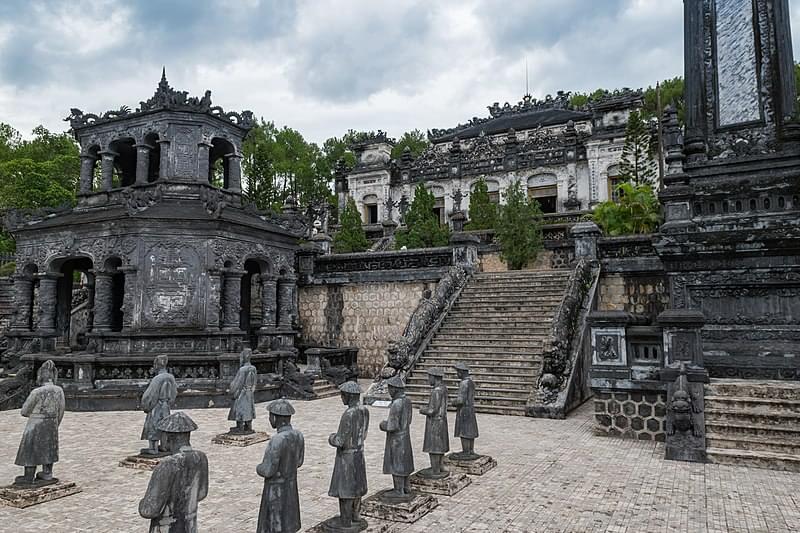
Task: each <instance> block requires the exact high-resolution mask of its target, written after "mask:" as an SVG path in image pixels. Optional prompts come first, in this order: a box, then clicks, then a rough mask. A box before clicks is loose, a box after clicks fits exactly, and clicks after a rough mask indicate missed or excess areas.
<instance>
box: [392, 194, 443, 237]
mask: <svg viewBox="0 0 800 533" xmlns="http://www.w3.org/2000/svg"><path fill="white" fill-rule="evenodd" d="M435 204H436V198H434V196H433V193H432V192H430V191H429V190H428V189H426V188H425V186H423V185H422V184H421V183H420V184H419V185H417V188H416V190H415V191H414V201H412V202H411V206H409V208H408V213H406V217H405V223H406V227H405V228H403V229H401V230H398V231H397V232H396V233H395V245H396V247H397V249H398V250H399V249H400V248H402V247H403V246H405V247H406V248H432V247H435V246H447V244H448V243H449V242H450V228H448V227H447V226H443V225H441V224H440V223H439V219H438V218H436V213H435V212H434V211H433V207H434V205H435Z"/></svg>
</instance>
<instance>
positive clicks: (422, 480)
mask: <svg viewBox="0 0 800 533" xmlns="http://www.w3.org/2000/svg"><path fill="white" fill-rule="evenodd" d="M470 483H472V480H471V479H470V478H469V476H468V475H466V474H457V473H455V472H448V473H447V476H446V477H443V478H432V477H429V476H427V475H424V474H422V473H421V472H414V474H412V475H411V490H414V491H419V492H424V493H427V494H442V495H444V496H452V495H453V494H457V493H459V492H461V491H462V490H464V488H465V487H467V485H469V484H470Z"/></svg>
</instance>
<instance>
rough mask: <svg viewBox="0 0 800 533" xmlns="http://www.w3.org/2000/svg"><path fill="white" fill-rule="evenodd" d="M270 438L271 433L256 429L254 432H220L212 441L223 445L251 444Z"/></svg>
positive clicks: (240, 445) (241, 445)
mask: <svg viewBox="0 0 800 533" xmlns="http://www.w3.org/2000/svg"><path fill="white" fill-rule="evenodd" d="M268 440H269V435H267V434H266V433H265V432H263V431H254V432H253V433H230V432H229V433H220V434H219V435H217V436H216V437H214V438H213V439H211V442H213V443H214V444H221V445H223V446H238V447H244V446H251V445H253V444H258V443H259V442H264V441H268Z"/></svg>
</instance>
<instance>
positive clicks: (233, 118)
mask: <svg viewBox="0 0 800 533" xmlns="http://www.w3.org/2000/svg"><path fill="white" fill-rule="evenodd" d="M160 110H168V111H188V112H190V113H204V114H207V115H211V116H213V117H217V118H219V119H222V120H226V121H228V122H230V123H232V124H234V125H235V126H238V127H240V128H242V129H246V130H249V129H250V128H252V127H253V126H254V125H255V119H254V118H253V112H252V111H242V112H241V113H236V112H234V111H228V112H225V110H224V109H222V107H220V106H212V105H211V91H206V93H205V94H204V95H203V96H202V97H199V98H198V97H196V96H189V93H188V92H187V91H176V90H175V89H173V88H172V87H171V86H170V85H169V82H168V81H167V73H166V69H163V70H162V71H161V81H159V82H158V87H157V88H156V92H155V93H154V94H153V96H152V97H151V98H150V99H149V100H146V101H143V102H139V107H138V108H137V109H136V110H135V111H131V110H130V107H128V106H122V107H120V108H119V109H117V110H111V111H106V112H105V113H102V114H100V115H96V114H94V113H84V112H83V111H81V110H80V109H77V108H74V107H73V108H72V109H71V110H70V115H69V116H68V117H67V118H65V119H64V120H65V121H67V122H69V124H70V127H71V128H72V130H78V129H81V128H85V127H87V126H93V125H96V124H103V123H106V122H111V121H114V120H119V119H122V118H131V117H135V116H137V115H142V114H145V113H150V112H153V111H160Z"/></svg>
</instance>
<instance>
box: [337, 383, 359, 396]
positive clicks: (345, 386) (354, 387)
mask: <svg viewBox="0 0 800 533" xmlns="http://www.w3.org/2000/svg"><path fill="white" fill-rule="evenodd" d="M339 390H340V391H342V392H346V393H348V394H361V387H360V386H359V385H358V383H356V382H355V381H345V382H344V383H342V384H341V385H340V386H339Z"/></svg>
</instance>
